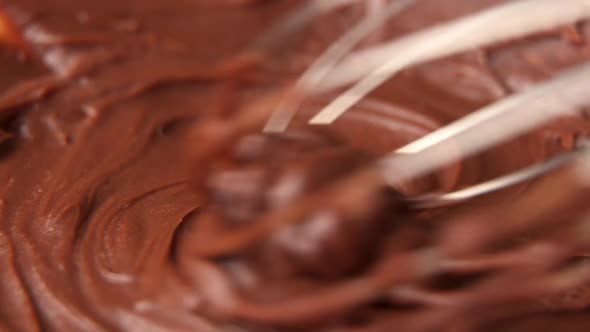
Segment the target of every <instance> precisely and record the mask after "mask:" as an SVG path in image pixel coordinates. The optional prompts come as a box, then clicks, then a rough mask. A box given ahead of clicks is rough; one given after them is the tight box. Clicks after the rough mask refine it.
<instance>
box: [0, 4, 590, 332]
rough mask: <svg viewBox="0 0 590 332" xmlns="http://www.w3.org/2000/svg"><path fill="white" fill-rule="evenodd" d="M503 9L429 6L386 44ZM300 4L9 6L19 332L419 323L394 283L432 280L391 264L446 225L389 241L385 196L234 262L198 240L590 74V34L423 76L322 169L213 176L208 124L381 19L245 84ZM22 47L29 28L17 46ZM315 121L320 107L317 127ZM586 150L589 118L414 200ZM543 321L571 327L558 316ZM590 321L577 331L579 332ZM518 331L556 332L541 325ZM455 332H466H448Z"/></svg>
mask: <svg viewBox="0 0 590 332" xmlns="http://www.w3.org/2000/svg"><path fill="white" fill-rule="evenodd" d="M502 2H503V1H501V0H486V1H468V0H426V1H422V2H421V3H420V4H418V5H416V6H415V7H413V8H412V9H410V10H408V11H407V12H406V13H404V14H402V15H401V16H400V17H399V18H396V19H395V20H393V21H392V22H391V23H389V24H388V25H387V27H385V28H383V31H381V32H380V33H379V34H378V36H377V37H376V39H377V40H378V39H379V38H384V37H385V36H389V35H391V36H395V35H401V34H404V33H408V32H411V31H414V30H417V29H420V28H423V27H425V26H429V25H432V24H435V23H437V22H442V21H445V20H449V19H453V18H455V17H458V16H460V15H464V14H467V13H470V12H475V11H478V10H481V9H483V8H485V7H487V6H490V5H494V4H499V3H502ZM294 3H295V2H289V1H281V2H279V1H276V2H273V1H216V0H200V1H184V0H166V1H163V0H120V1H112V0H102V1H94V0H79V1H71V0H55V1H43V0H19V1H11V0H8V1H5V3H2V4H0V5H2V6H1V7H0V8H2V9H3V10H4V12H5V13H6V16H7V17H9V18H10V19H11V20H12V21H13V22H14V27H15V30H18V31H20V32H21V33H22V38H12V37H11V38H0V40H2V42H0V66H2V68H3V69H2V70H3V75H1V76H0V112H1V114H2V115H3V116H2V117H0V119H2V121H3V122H2V126H3V131H4V132H6V133H8V134H10V137H9V138H8V136H7V138H8V140H7V141H5V142H3V143H2V146H1V148H2V153H1V158H2V160H1V161H0V184H1V185H0V188H2V189H1V192H0V214H1V219H0V220H1V221H0V266H2V269H0V281H1V282H0V331H41V330H44V331H45V330H47V331H111V330H145V331H151V330H153V331H167V330H170V331H225V330H230V331H233V330H236V329H244V330H246V331H267V330H268V331H272V330H274V328H275V327H279V328H282V327H285V326H287V327H291V328H301V329H302V330H309V329H310V328H312V329H315V330H319V331H324V330H325V331H328V330H330V331H332V330H345V331H364V330H370V331H373V330H383V329H385V330H387V329H388V326H391V325H387V324H393V323H395V322H398V321H402V320H396V319H398V318H400V319H401V318H403V317H404V315H406V314H408V312H409V311H408V310H407V309H408V308H407V307H404V306H403V305H402V306H400V305H399V304H389V303H388V301H387V299H386V298H387V296H380V294H385V293H387V290H388V289H390V288H391V285H393V284H396V283H403V282H404V281H406V280H407V279H404V278H403V277H400V276H401V275H403V273H396V274H395V275H394V277H391V274H388V273H387V272H388V271H393V269H394V268H395V269H396V271H397V269H401V270H402V271H404V270H407V271H410V270H412V267H413V266H414V265H413V264H414V263H413V262H412V261H407V260H391V261H388V260H387V259H385V261H381V260H380V259H381V258H383V257H385V258H386V257H387V255H388V253H391V252H396V250H405V249H408V250H409V249H412V248H418V247H421V245H422V244H423V243H426V242H428V241H429V239H430V238H431V237H432V232H430V230H432V229H434V228H435V226H434V225H433V224H432V223H431V221H432V220H437V219H438V217H439V213H438V212H436V211H430V212H427V213H413V214H412V213H410V214H408V215H404V216H403V218H404V219H403V220H404V221H410V220H419V221H421V222H420V226H417V227H393V226H392V225H386V223H384V221H390V220H389V219H390V218H398V217H399V215H398V214H394V213H392V208H391V206H392V205H395V200H393V201H390V197H392V195H391V193H387V194H383V193H382V192H377V193H375V195H376V196H371V197H370V200H367V201H371V202H373V203H374V204H375V206H370V207H367V210H366V211H364V212H363V214H362V215H360V216H355V217H354V218H344V219H346V220H347V221H344V222H342V221H341V220H339V219H338V218H337V217H336V220H333V218H332V216H331V215H330V213H329V212H330V211H328V213H327V214H321V213H319V214H318V215H317V216H315V217H316V218H315V219H313V216H312V217H310V218H311V220H310V221H309V222H306V223H301V224H300V225H297V227H291V228H287V229H283V230H282V232H281V231H278V232H277V233H276V234H273V236H271V237H270V238H268V239H265V240H264V241H261V242H260V243H256V245H255V246H253V247H252V248H247V249H244V251H240V252H238V253H233V252H232V253H229V254H228V255H221V256H222V257H210V258H209V257H206V256H205V255H199V253H198V251H194V250H193V249H194V248H193V245H196V246H197V247H198V245H199V244H198V241H199V236H203V235H199V234H198V233H199V232H204V234H205V235H207V234H208V233H206V232H207V231H208V230H209V229H208V227H209V228H212V229H217V230H218V228H220V227H222V228H223V227H225V228H231V227H234V225H236V224H238V226H240V227H244V224H246V226H248V224H249V223H252V220H253V219H254V220H255V219H256V216H259V215H260V214H262V213H264V212H265V211H267V210H269V209H272V208H274V206H273V204H275V205H277V204H278V205H280V204H291V203H292V202H293V201H295V200H298V199H301V198H302V197H304V196H306V195H311V193H313V192H315V191H316V190H318V188H319V187H323V186H326V185H327V183H329V182H332V181H335V179H336V178H337V177H343V176H344V175H345V174H348V173H349V172H351V171H352V170H353V169H356V168H357V166H358V165H361V164H363V163H364V160H367V161H370V160H373V159H374V158H375V157H376V156H379V155H380V154H383V153H385V152H387V151H389V150H391V149H394V148H396V147H399V146H401V145H403V144H405V143H407V142H409V141H411V140H413V139H416V138H418V137H420V136H422V135H424V134H425V133H427V132H429V131H432V130H434V129H436V128H437V127H439V126H441V125H443V124H445V123H448V122H449V121H452V120H454V119H456V118H458V117H460V116H463V115H465V114H467V113H469V112H471V111H473V110H475V109H477V108H478V107H480V106H483V105H486V104H488V103H490V102H492V101H494V100H496V99H498V98H501V97H503V96H505V95H507V94H510V93H512V92H515V91H519V90H521V89H524V88H526V87H527V86H530V85H531V84H533V83H535V82H539V81H543V80H545V79H548V78H550V77H552V76H553V75H555V74H556V73H557V72H558V71H559V70H561V69H564V68H567V67H570V66H572V65H574V64H576V63H580V62H583V61H586V60H588V59H589V58H590V52H589V50H590V49H589V47H590V46H588V45H590V44H588V43H586V40H587V38H589V36H590V30H589V28H588V26H587V25H586V24H581V25H580V26H575V27H569V28H567V29H564V30H559V31H551V32H549V33H545V34H543V35H540V36H536V37H531V38H527V39H524V40H518V41H514V42H513V43H510V44H507V45H497V46H495V47H493V48H490V49H486V50H474V51H471V52H468V53H466V54H461V55H458V56H453V57H450V58H446V59H442V60H438V61H434V62H431V63H428V64H424V65H420V66H417V67H415V68H410V69H408V70H406V71H404V72H403V73H401V74H400V75H398V76H397V77H396V78H394V79H392V80H391V81H390V82H388V83H387V84H385V85H384V86H383V87H381V88H380V89H379V90H378V91H376V92H375V93H374V94H373V95H372V96H371V98H370V99H369V100H367V101H365V102H364V103H362V104H361V105H359V106H357V107H356V108H355V109H354V110H353V111H351V112H350V113H347V114H346V115H345V116H344V117H343V118H342V119H341V120H339V121H338V122H337V123H336V124H335V125H334V126H333V127H331V128H330V129H328V131H329V136H330V140H327V141H323V140H320V142H317V141H315V140H312V141H313V142H312V143H313V144H311V146H312V147H311V148H310V150H305V151H304V152H301V153H300V152H299V150H297V147H295V148H293V147H285V146H284V143H285V142H283V143H281V144H278V145H277V146H276V147H274V149H275V150H273V148H268V147H264V146H263V147H259V146H258V147H257V146H256V144H260V142H257V141H256V140H257V139H262V140H263V141H265V140H267V139H268V138H260V137H259V138H256V136H250V137H249V138H247V139H244V140H242V141H240V142H241V144H242V145H240V144H237V145H236V149H237V150H235V152H232V153H235V154H234V155H229V154H228V153H225V154H222V157H220V158H216V159H214V160H209V159H205V160H202V159H201V160H199V161H198V163H197V165H196V166H195V156H194V154H193V150H196V149H197V147H198V146H202V145H203V144H202V142H195V141H194V140H195V136H194V135H195V133H194V131H195V128H197V129H198V128H200V127H199V124H201V123H203V121H206V120H207V119H208V118H210V117H211V114H213V113H215V112H219V110H220V109H223V110H227V109H230V110H233V111H234V112H236V109H241V108H242V107H244V105H252V104H253V103H255V101H256V100H258V99H259V98H263V97H264V96H267V95H269V94H270V95H272V94H273V93H274V92H275V91H276V90H275V89H274V88H275V87H277V86H281V85H282V84H283V83H284V82H285V81H288V80H290V79H292V78H293V77H294V74H297V73H298V72H300V71H301V69H302V68H304V66H305V65H307V64H309V62H310V60H311V59H313V58H314V56H316V55H317V54H318V52H319V51H321V50H322V49H323V48H325V46H326V45H327V44H328V43H330V42H331V41H333V40H334V38H335V36H337V35H338V33H340V32H342V31H344V30H345V29H346V28H347V27H349V26H350V25H351V24H352V22H354V21H355V20H356V19H358V17H359V15H360V14H362V9H359V8H357V7H355V8H352V9H347V10H342V11H339V12H338V13H337V14H334V15H329V16H327V17H325V18H322V19H319V20H318V21H317V22H316V23H314V25H313V26H312V27H311V28H310V29H307V30H305V31H302V32H301V33H300V34H298V36H297V37H296V38H293V40H289V41H285V44H286V45H287V46H286V47H285V48H284V49H283V50H284V51H285V52H284V53H286V54H285V55H281V56H275V57H270V58H268V59H266V60H265V61H264V62H263V64H262V65H260V66H259V67H256V68H254V70H249V71H247V72H246V73H245V74H243V75H240V76H239V79H236V78H235V76H234V75H232V71H231V70H228V68H227V67H226V66H224V64H227V63H229V62H231V60H232V59H234V58H235V57H236V55H237V54H242V53H241V51H242V50H244V49H246V48H248V47H249V46H251V43H252V42H253V41H254V40H256V39H257V37H258V36H260V35H261V34H262V33H264V32H265V31H266V29H268V28H269V26H271V22H276V21H278V20H281V18H282V17H283V16H282V15H283V14H285V13H286V12H288V11H289V10H290V9H291V8H292V7H293V6H294ZM254 5H256V6H254ZM5 31H12V28H11V29H6V28H2V26H0V33H2V32H5ZM564 31H565V32H567V33H564ZM474 33H475V32H474ZM572 36H573V37H575V38H573V37H572ZM372 40H375V38H373V39H372ZM373 42H374V41H373ZM236 81H237V82H236ZM228 82H229V83H228ZM318 102H319V103H321V101H318ZM316 108H317V107H314V106H313V105H311V106H310V105H308V106H306V108H305V109H306V111H304V112H302V115H301V117H302V118H305V117H306V116H308V115H309V114H308V113H309V112H311V111H314V110H315V109H316ZM298 123H301V121H299V122H298ZM294 127H295V128H297V127H298V125H297V124H296V125H295V126H294ZM299 129H301V130H303V131H304V132H308V131H306V128H305V127H301V126H300V125H299ZM589 132H590V123H589V122H588V119H587V118H583V117H582V116H575V117H569V118H563V119H561V120H560V121H558V122H557V123H554V124H551V125H549V126H547V127H546V128H542V129H540V130H537V131H535V132H533V133H531V134H528V135H525V136H523V137H521V138H519V139H517V140H514V141H511V142H508V143H506V144H504V145H502V146H499V147H497V148H494V149H492V150H491V151H489V152H486V153H484V154H482V155H479V156H476V157H473V158H469V159H466V160H460V162H458V163H457V164H456V165H451V166H449V167H448V168H447V169H444V170H441V171H440V172H439V173H437V174H434V175H433V176H432V177H431V178H430V179H427V180H426V181H421V182H420V184H410V185H409V186H408V188H405V189H403V190H402V191H404V193H405V194H415V193H419V192H425V191H431V190H442V191H449V190H452V189H454V188H458V187H460V186H464V185H469V184H473V183H477V182H480V181H482V180H485V179H489V178H491V177H494V176H497V175H500V174H504V173H506V172H509V171H511V170H515V169H518V168H520V167H522V166H524V165H528V164H530V163H532V162H536V161H541V160H544V159H545V158H547V157H548V156H551V155H554V154H556V153H559V152H562V151H565V150H569V149H571V148H573V147H574V146H575V145H576V142H577V140H578V138H579V137H583V136H584V135H585V134H587V133H589ZM197 134H198V133H197ZM197 137H198V135H197ZM248 139H250V140H251V141H250V142H249V143H248V142H247V140H248ZM252 140H253V141H252ZM334 142H337V143H334ZM262 143H264V142H262ZM263 145H264V144H263ZM287 145H289V144H287ZM304 145H305V144H304ZM342 146H349V147H350V146H352V149H351V148H344V149H342V148H341V147H342ZM233 147H234V146H233V145H232V146H230V148H233ZM257 149H262V150H263V151H262V152H260V151H258V152H257ZM273 151H274V152H273ZM285 151H286V152H285ZM289 151H291V153H295V155H294V156H295V157H293V156H289ZM226 152H227V151H226ZM264 153H269V154H270V155H272V156H273V157H272V158H270V159H272V160H274V161H271V162H270V163H269V162H268V159H269V158H268V157H267V155H265V154H264ZM453 153H458V154H460V151H455V152H453ZM228 156H229V157H228ZM230 157H231V158H230ZM277 158H278V159H277ZM280 158H284V159H282V160H281V159H280ZM351 160H352V161H351ZM275 162H276V163H275ZM357 163H358V165H357ZM227 165H230V166H231V168H230V170H227ZM236 165H237V166H239V167H238V168H236ZM224 167H226V168H224ZM236 169H237V171H236ZM231 170H233V171H231ZM298 170H303V171H302V172H303V174H304V178H306V177H305V176H307V177H308V178H312V179H313V181H311V182H310V183H312V185H310V186H309V187H306V188H305V189H304V190H303V189H302V190H301V191H300V192H297V193H295V194H294V196H292V197H287V198H284V197H276V195H275V197H272V193H273V192H274V193H278V195H279V196H280V195H283V194H284V189H281V190H283V191H280V190H278V189H277V190H275V191H273V190H272V185H273V184H275V185H277V186H278V185H279V184H280V182H281V180H282V179H285V180H289V175H290V174H293V173H297V172H298ZM224 172H230V173H231V172H233V173H232V174H229V175H228V174H226V173H224ZM314 172H317V175H314ZM215 174H217V175H215ZM230 175H231V176H230ZM232 176H234V178H232ZM314 176H315V177H314ZM228 177H229V178H228ZM195 178H196V179H199V181H197V182H198V183H199V184H200V186H199V188H200V189H195V183H194V182H195ZM308 178H306V179H308ZM257 180H260V181H262V182H264V184H260V183H254V182H255V181H257ZM243 181H245V182H243ZM253 181H254V182H253ZM361 184H362V183H361ZM203 188H205V189H203ZM527 188H528V186H527V185H524V186H520V187H518V188H514V189H512V190H509V191H504V192H501V193H499V194H496V195H493V196H491V197H489V198H487V199H486V200H484V201H483V202H479V203H478V206H480V207H481V208H482V209H483V211H489V210H490V209H494V207H497V206H499V204H502V203H503V204H509V203H510V202H511V201H512V200H513V199H514V198H516V197H523V196H526V195H527V193H528V191H527V190H528V189H527ZM268 193H270V194H268ZM267 194H268V195H270V196H264V195H267ZM262 196H264V199H263V197H262ZM269 197H270V198H269ZM383 197H387V199H385V200H384V201H380V198H383ZM363 202H366V201H363ZM473 205H474V206H475V203H474V204H473ZM581 209H582V208H579V210H581ZM215 210H217V211H218V212H219V211H220V212H219V213H217V214H221V216H216V215H215V214H213V213H211V211H215ZM375 211H376V212H378V213H375V214H373V215H372V214H371V213H373V212H375ZM478 211H480V210H478ZM511 211H514V210H511ZM319 212H321V211H319ZM395 212H399V211H397V210H395ZM452 212H453V211H446V212H445V213H449V214H450V213H452ZM478 213H480V212H478ZM514 214H518V213H516V212H514ZM326 220H327V221H326ZM351 220H352V221H351ZM367 220H369V221H372V222H369V223H366V221H367ZM211 221H213V222H211ZM221 223H224V224H223V225H221ZM335 223H344V224H345V225H347V226H348V228H345V229H344V231H343V228H342V227H332V226H333V225H334V224H335ZM434 224H435V225H436V223H434ZM394 226H395V223H394ZM322 232H324V233H325V234H327V235H328V236H325V237H323V238H322V237H321V236H320V235H322V234H324V233H322ZM195 233H197V234H196V235H195ZM310 236H311V237H313V236H316V237H319V238H317V239H316V240H317V241H315V242H314V241H311V240H310V239H309V237H310ZM307 241H309V242H307ZM405 267H407V269H405ZM461 282H465V281H461ZM228 285H229V286H228ZM363 285H364V286H363ZM363 287H364V288H363ZM583 294H585V293H583ZM384 298H385V299H384ZM587 304H588V301H582V304H580V305H578V306H577V308H583V307H585V305H587ZM409 307H411V306H409ZM557 307H559V308H561V307H560V306H559V305H557ZM315 308H322V310H318V311H314V310H315ZM541 312H544V311H541ZM410 314H411V313H410ZM410 314H408V315H410ZM471 314H473V313H471ZM431 316H432V315H431ZM431 316H421V317H427V318H429V319H434V318H432V317H431ZM566 318H567V317H566ZM545 319H546V320H547V321H548V322H554V321H555V320H557V319H558V315H555V316H553V315H551V316H547V317H546V318H545ZM574 320H575V322H574ZM587 321H588V319H587V318H584V317H582V318H580V317H579V316H574V318H572V320H571V322H572V323H571V324H572V326H574V325H575V324H586V326H588V323H587ZM392 322H393V323H392ZM404 322H405V321H404ZM447 323H448V322H447ZM513 323H514V322H513V321H501V322H496V323H494V324H495V325H490V326H485V328H486V329H492V328H496V325H498V326H500V329H507V328H506V325H511V324H513ZM379 324H381V325H379ZM383 324H385V325H383ZM514 324H516V325H515V326H521V327H522V326H525V327H526V326H531V327H530V329H531V331H532V330H541V329H539V328H537V327H535V326H534V325H531V324H528V323H527V321H526V320H523V321H520V320H516V323H514ZM519 324H524V325H519ZM548 324H549V323H548ZM310 326H311V327H310ZM455 326H460V324H458V323H452V324H451V323H449V328H453V327H455ZM575 326H577V325H575ZM399 328H400V330H408V331H414V330H419V327H418V326H416V325H411V324H410V325H407V326H406V325H403V324H401V325H399ZM422 328H424V327H423V326H422ZM473 328H474V329H480V328H481V329H483V328H484V327H479V326H477V327H473ZM517 330H520V331H522V330H525V328H524V327H522V328H517Z"/></svg>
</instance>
